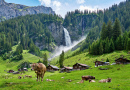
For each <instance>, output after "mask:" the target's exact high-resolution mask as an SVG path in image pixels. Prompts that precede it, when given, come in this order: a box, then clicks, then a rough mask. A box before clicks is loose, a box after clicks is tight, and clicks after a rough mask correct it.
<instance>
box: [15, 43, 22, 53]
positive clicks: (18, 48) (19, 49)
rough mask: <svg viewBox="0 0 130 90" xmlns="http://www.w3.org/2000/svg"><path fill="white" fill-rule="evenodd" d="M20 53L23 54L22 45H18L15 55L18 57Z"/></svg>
mask: <svg viewBox="0 0 130 90" xmlns="http://www.w3.org/2000/svg"><path fill="white" fill-rule="evenodd" d="M21 53H23V47H22V45H18V46H17V48H16V52H15V54H16V55H20V54H21Z"/></svg>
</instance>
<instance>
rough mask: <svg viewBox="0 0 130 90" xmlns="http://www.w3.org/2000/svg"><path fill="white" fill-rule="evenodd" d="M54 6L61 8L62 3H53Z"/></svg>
mask: <svg viewBox="0 0 130 90" xmlns="http://www.w3.org/2000/svg"><path fill="white" fill-rule="evenodd" d="M53 6H56V7H60V6H61V3H60V2H59V1H53Z"/></svg>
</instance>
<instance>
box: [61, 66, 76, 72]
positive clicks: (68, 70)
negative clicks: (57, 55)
mask: <svg viewBox="0 0 130 90" xmlns="http://www.w3.org/2000/svg"><path fill="white" fill-rule="evenodd" d="M72 70H73V67H64V68H61V72H70V71H72Z"/></svg>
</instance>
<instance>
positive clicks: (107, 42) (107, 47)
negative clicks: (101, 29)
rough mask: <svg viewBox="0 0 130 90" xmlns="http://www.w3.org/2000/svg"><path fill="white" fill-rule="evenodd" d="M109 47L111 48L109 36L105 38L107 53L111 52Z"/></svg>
mask: <svg viewBox="0 0 130 90" xmlns="http://www.w3.org/2000/svg"><path fill="white" fill-rule="evenodd" d="M109 48H110V45H109V39H108V38H107V39H106V40H105V53H109V52H110V50H109Z"/></svg>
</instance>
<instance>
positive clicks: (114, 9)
mask: <svg viewBox="0 0 130 90" xmlns="http://www.w3.org/2000/svg"><path fill="white" fill-rule="evenodd" d="M129 17H130V0H126V1H125V2H121V3H120V4H119V5H117V4H115V5H112V6H111V7H109V8H108V9H104V10H97V12H94V11H93V12H91V11H88V10H85V11H84V12H82V11H79V10H75V11H72V12H68V13H67V14H66V16H65V20H64V24H63V25H64V27H66V28H67V29H68V31H69V32H70V35H71V37H72V39H73V38H75V36H76V35H74V34H73V32H74V33H77V35H78V36H79V37H80V36H82V35H84V34H85V32H89V33H88V36H87V38H86V40H85V44H84V45H83V46H82V47H81V48H80V51H83V50H85V49H86V48H88V46H89V44H91V43H92V42H93V40H96V39H97V38H98V37H99V38H100V31H101V30H102V25H103V23H104V22H105V23H107V22H108V21H111V22H112V25H114V22H115V20H116V18H118V19H119V21H120V27H121V31H122V33H123V32H125V31H129V29H130V18H129Z"/></svg>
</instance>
